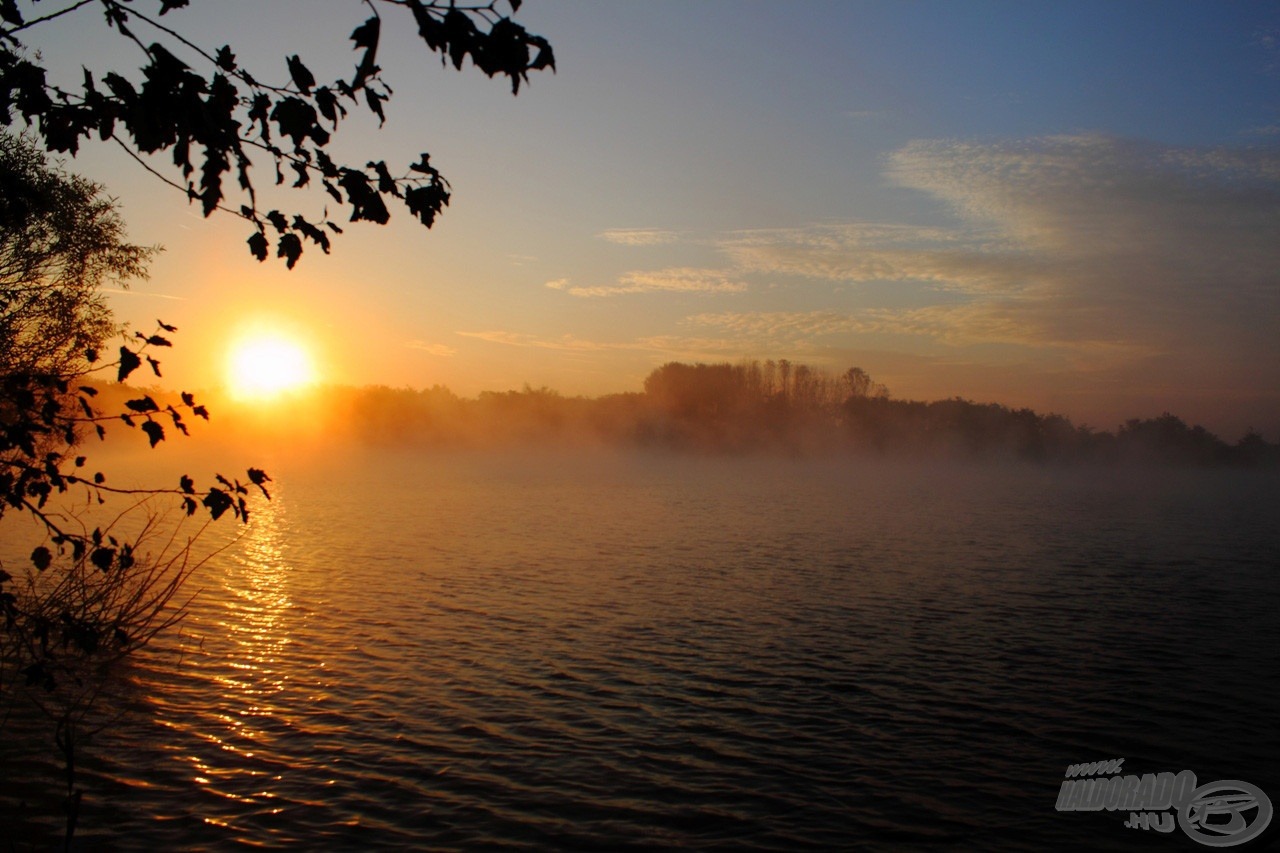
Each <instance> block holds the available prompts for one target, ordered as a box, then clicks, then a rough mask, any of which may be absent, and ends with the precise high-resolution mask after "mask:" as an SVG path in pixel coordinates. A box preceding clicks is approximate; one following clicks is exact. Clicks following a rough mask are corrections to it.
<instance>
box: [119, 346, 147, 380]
mask: <svg viewBox="0 0 1280 853" xmlns="http://www.w3.org/2000/svg"><path fill="white" fill-rule="evenodd" d="M141 366H142V359H140V358H138V356H137V354H136V353H134V351H133V350H131V349H129V348H128V347H120V370H119V371H118V372H117V374H116V381H117V382H123V381H125V380H126V379H128V378H129V374H130V373H133V371H135V370H137V369H138V368H139V367H141Z"/></svg>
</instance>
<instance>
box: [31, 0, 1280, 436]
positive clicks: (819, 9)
mask: <svg viewBox="0 0 1280 853" xmlns="http://www.w3.org/2000/svg"><path fill="white" fill-rule="evenodd" d="M192 7H193V8H191V9H189V10H180V11H176V12H173V13H170V15H169V16H168V17H167V18H166V21H170V22H172V24H174V25H180V26H182V27H183V28H184V31H186V32H190V33H196V34H198V38H199V40H200V41H201V43H203V44H207V45H209V46H211V47H213V48H216V47H217V46H220V45H221V44H223V43H229V44H230V45H231V46H232V48H233V50H234V52H235V53H236V54H237V56H238V57H239V58H240V60H241V63H242V65H244V66H246V67H249V68H251V69H253V70H254V73H255V74H256V75H257V76H259V77H261V78H265V79H271V78H272V76H273V75H274V77H275V79H278V80H280V81H284V80H285V79H287V77H286V74H287V72H286V69H285V62H284V57H285V56H286V55H288V54H292V53H298V54H300V55H301V56H302V58H303V59H304V61H306V62H307V64H308V65H309V66H310V67H311V69H312V71H314V72H315V73H316V76H317V77H318V78H320V79H322V80H323V79H332V78H334V77H338V76H344V75H347V74H349V71H350V68H351V66H352V64H353V63H354V60H355V54H354V53H352V52H351V50H350V45H349V42H347V41H346V39H347V37H348V35H349V34H350V32H351V30H352V29H354V28H355V27H356V26H358V25H359V24H360V23H361V22H362V21H363V20H364V18H365V17H367V14H368V13H367V9H366V8H365V7H363V6H362V5H361V4H360V3H357V2H354V0H273V2H272V3H271V4H269V5H268V4H259V3H256V2H252V3H251V2H244V0H219V2H217V3H211V2H204V3H193V4H192ZM398 11H401V10H397V9H387V10H385V12H384V14H385V19H386V22H387V24H388V25H390V24H392V23H393V21H394V20H395V19H396V16H395V13H396V12H398ZM403 18H404V22H405V24H407V25H402V26H398V27H397V26H388V27H386V28H385V29H386V30H388V31H385V32H384V42H383V45H382V49H381V52H380V56H379V59H380V63H381V65H382V67H383V69H384V78H385V79H386V80H387V82H388V83H389V84H390V85H391V86H392V88H393V89H394V91H395V96H394V98H393V99H392V100H391V102H390V103H389V105H388V108H387V114H388V121H387V123H386V125H385V126H384V127H382V128H381V129H379V128H378V127H377V125H376V123H375V122H374V121H373V120H371V119H369V120H366V119H365V118H364V117H361V118H353V119H352V120H351V121H350V122H349V123H348V124H347V125H344V129H343V131H342V132H341V133H340V135H339V141H337V142H335V146H337V148H338V151H337V153H339V154H341V153H342V152H344V151H345V152H350V156H349V159H350V160H355V161H363V160H366V159H385V160H387V161H388V162H389V163H392V164H396V163H403V164H408V163H410V162H413V161H415V160H416V159H417V155H418V153H420V152H422V151H429V152H430V153H431V155H432V163H433V164H434V165H436V166H437V167H438V168H440V169H441V171H442V172H443V173H444V174H445V176H446V177H447V178H448V180H449V181H450V183H451V184H452V187H453V191H454V196H453V201H452V204H451V205H450V207H449V208H448V209H447V210H446V212H445V214H444V216H443V217H442V219H440V220H439V221H438V223H437V225H436V226H435V227H434V228H433V229H431V230H430V231H428V230H425V229H423V228H422V227H421V226H420V225H416V224H415V223H413V222H412V221H410V220H409V219H408V217H407V216H399V217H395V218H393V220H392V222H391V223H390V224H389V225H387V226H385V227H379V226H375V225H369V224H361V225H355V226H352V227H350V228H348V229H347V233H346V234H345V235H344V236H342V237H341V238H339V239H338V240H337V241H336V243H335V247H334V250H333V253H332V254H331V255H329V256H325V255H323V254H321V253H320V252H319V251H318V250H314V249H313V250H311V251H308V252H306V254H304V256H303V258H302V260H301V262H300V263H299V265H298V267H297V268H296V269H295V270H293V271H292V272H287V271H285V269H284V266H283V264H282V263H280V262H276V261H274V260H273V261H269V262H267V263H266V264H259V263H258V262H257V261H256V260H254V259H253V258H252V257H251V256H250V255H249V253H248V251H247V248H246V246H245V243H244V240H245V238H246V237H247V236H248V234H249V229H248V228H246V227H245V223H243V222H242V221H240V220H237V219H235V218H233V217H229V216H219V215H215V216H214V217H213V218H211V219H208V220H206V219H204V218H202V217H201V215H200V212H199V210H198V209H197V208H191V207H188V206H187V205H186V202H185V200H184V199H183V198H182V197H181V195H180V194H178V193H176V192H175V191H174V190H172V189H170V188H168V187H165V186H164V185H163V184H161V183H160V182H158V181H156V180H155V179H154V178H151V177H149V176H147V175H146V174H145V173H143V172H142V171H140V170H139V169H138V168H137V167H136V165H134V164H132V163H131V162H129V161H127V160H126V159H124V158H123V156H122V155H120V154H119V153H117V152H114V151H112V150H111V149H110V148H108V147H105V146H95V147H87V148H86V149H84V150H83V151H82V153H81V154H80V155H79V156H78V157H77V158H76V159H75V160H74V161H72V162H69V163H68V164H67V166H68V168H70V169H71V170H73V171H76V172H79V173H81V174H85V175H87V176H88V177H91V178H94V179H96V180H99V181H101V182H102V183H103V184H105V185H106V186H107V188H108V190H109V191H110V193H111V194H112V195H113V196H115V197H116V198H117V199H118V200H119V202H120V204H121V205H122V209H123V213H124V216H125V218H126V220H127V222H128V224H129V230H130V236H131V238H132V239H134V240H136V241H137V242H140V243H146V244H161V245H163V246H164V248H165V251H164V253H163V254H162V255H161V256H160V257H159V258H158V259H157V261H156V262H155V263H154V264H153V267H152V277H151V279H150V280H149V281H146V282H139V283H137V284H135V285H134V286H133V288H132V289H131V290H130V291H129V292H128V293H122V294H112V295H111V301H112V305H113V307H114V308H115V310H116V311H117V313H118V315H119V316H120V317H121V318H122V319H125V320H127V321H129V322H131V323H133V324H135V325H136V326H137V327H139V328H143V329H149V328H150V326H151V324H152V322H153V320H154V319H155V318H157V317H158V318H161V319H164V320H165V321H166V322H169V323H173V324H175V325H178V326H179V327H180V328H181V330H182V331H181V333H180V334H179V336H178V338H177V343H178V346H177V347H176V348H175V349H174V351H173V353H172V354H168V353H166V359H165V364H166V371H165V372H166V377H165V382H167V383H170V384H173V385H175V386H177V385H181V386H183V387H206V386H210V385H213V384H216V383H218V382H219V381H221V380H220V377H221V365H222V364H223V362H224V360H225V356H224V351H225V350H226V348H227V347H228V346H229V345H231V343H232V342H233V341H234V340H236V339H237V338H239V337H241V336H243V335H245V334H246V333H247V332H248V330H252V329H276V330H280V331H281V332H282V333H284V334H288V335H291V336H294V337H296V338H297V339H298V340H300V341H304V342H306V343H307V345H308V346H309V347H311V348H312V349H313V351H314V358H315V359H316V362H317V365H318V371H319V374H320V375H321V376H322V377H323V378H324V379H325V380H326V381H331V382H337V383H344V384H357V385H360V384H385V385H391V386H409V387H429V386H432V385H437V384H440V385H445V386H448V387H449V388H451V389H452V390H454V391H455V392H457V393H459V394H462V395H465V396H470V395H474V394H476V393H478V392H480V391H483V390H506V389H510V388H519V387H521V386H523V385H524V384H529V385H531V386H533V387H540V386H548V387H550V388H553V389H555V390H558V391H560V392H561V393H564V394H570V395H577V394H584V395H590V396H595V395H600V394H606V393H612V392H621V391H638V390H640V389H641V388H642V385H643V380H644V377H645V376H646V375H647V374H648V373H649V372H650V371H651V370H653V369H654V368H655V367H657V366H659V365H661V364H663V363H666V362H668V361H685V362H696V361H703V362H725V361H728V362H736V361H739V360H741V359H748V358H752V359H761V360H763V359H768V358H774V359H777V358H787V359H791V360H792V361H795V362H804V363H808V364H811V365H814V366H818V367H824V368H828V369H831V370H833V371H843V370H844V369H846V368H848V367H851V366H855V365H856V366H860V367H862V368H864V369H865V370H867V371H868V372H869V373H870V374H871V375H872V376H873V377H874V378H875V379H876V380H877V381H880V382H882V383H884V384H886V385H887V386H888V387H889V389H890V391H891V393H892V394H893V396H895V397H900V398H911V399H926V400H928V399H939V398H947V397H955V396H959V397H964V398H967V399H973V400H977V401H982V402H987V401H991V402H1000V403H1004V404H1007V405H1011V406H1016V407H1020V406H1030V407H1032V408H1035V409H1037V410H1038V411H1041V412H1057V413H1060V414H1064V415H1067V416H1068V417H1070V418H1071V419H1072V420H1073V421H1074V422H1076V423H1077V424H1088V425H1090V426H1093V427H1096V428H1099V429H1114V428H1115V427H1116V426H1117V425H1118V424H1119V423H1121V422H1122V421H1123V420H1124V419H1126V418H1129V417H1154V416H1158V415H1159V414H1161V413H1162V412H1165V411H1170V412H1173V413H1175V414H1178V415H1180V416H1182V417H1183V418H1184V419H1186V420H1188V421H1190V422H1194V423H1202V424H1204V425H1205V426H1207V427H1208V428H1210V429H1212V430H1214V431H1216V432H1219V433H1220V434H1222V435H1223V437H1224V438H1227V439H1228V440H1234V439H1236V438H1238V437H1239V436H1240V435H1241V434H1243V432H1244V431H1245V430H1246V429H1248V428H1254V429H1257V430H1259V431H1261V432H1262V433H1263V434H1264V435H1265V436H1267V437H1268V438H1269V439H1271V440H1273V441H1274V440H1280V342H1278V341H1280V322H1278V321H1280V5H1278V4H1273V3H1253V2H1230V0H1218V2H1176V1H1175V0H1169V1H1168V2H1137V0H1135V2H1125V3H1115V2H1088V0H1083V1H1082V0H1073V2H1059V3H1048V2H1044V3H1025V2H1012V0H1010V1H1009V2H960V3H957V2H941V0H938V2H926V0H894V2H859V0H844V2H786V3H779V2H754V0H738V2H726V0H699V2H692V0H684V2H676V1H675V0H645V2H643V3H639V2H632V3H623V2H601V0H573V2H568V0H527V2H526V3H525V4H524V5H523V6H522V8H521V10H520V13H519V15H518V16H517V19H518V20H519V21H520V22H521V23H523V24H524V25H525V26H526V27H527V28H528V29H529V30H530V31H532V32H536V33H539V34H541V35H543V36H545V37H547V38H548V39H549V40H550V41H551V43H552V44H553V45H554V47H555V51H556V58H557V71H556V73H555V74H550V73H546V72H543V73H535V74H534V75H532V80H531V83H530V85H528V86H527V87H522V89H521V92H520V94H519V96H518V97H512V95H511V91H510V86H509V85H508V84H507V83H505V82H504V81H503V80H502V79H493V80H490V79H488V78H486V77H484V76H483V75H482V74H481V73H479V72H478V71H476V70H474V69H470V68H464V70H463V71H462V72H461V73H459V72H456V71H454V70H453V69H452V67H450V68H447V69H446V68H442V67H441V64H440V62H439V60H438V58H437V57H434V56H433V55H430V54H429V53H428V52H427V51H426V49H425V47H424V46H422V45H421V43H420V42H418V41H417V39H416V34H415V32H414V28H413V27H412V25H411V24H408V15H404V16H403ZM118 41H119V39H117V38H114V37H113V36H111V35H110V34H108V33H107V32H106V31H105V30H104V29H103V28H102V27H101V25H100V23H99V17H98V16H97V15H96V13H94V14H92V15H90V16H88V17H80V18H77V17H76V16H67V17H66V18H64V19H60V20H59V21H58V22H56V23H55V24H51V25H48V26H47V27H46V28H45V30H44V31H43V32H41V33H39V34H36V35H33V36H32V38H31V39H30V44H31V45H32V46H34V47H39V48H40V49H41V50H42V51H43V52H44V55H45V58H46V60H47V61H48V62H49V64H50V65H52V66H55V67H66V69H67V73H69V74H72V75H73V78H78V76H79V74H80V71H79V65H80V64H81V63H83V64H84V65H87V66H89V67H91V68H94V69H99V70H103V71H104V70H106V69H108V68H113V67H114V68H119V67H121V66H124V67H128V68H130V69H133V68H136V67H137V59H136V56H135V55H134V54H133V53H130V52H129V50H128V49H127V46H126V45H123V44H116V42H118ZM67 57H71V59H70V60H68V59H67ZM68 62H69V64H68ZM347 135H349V136H350V138H349V139H345V138H343V137H346V136H347ZM268 170H269V167H264V169H263V171H264V172H267V173H268V174H269V171H268ZM285 201H289V203H291V204H293V205H294V207H295V208H298V209H306V205H308V204H311V205H313V206H314V207H315V209H316V212H317V213H318V212H319V209H320V207H321V205H322V199H320V198H316V199H313V200H307V199H296V198H295V199H292V200H288V199H285Z"/></svg>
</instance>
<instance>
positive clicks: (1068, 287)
mask: <svg viewBox="0 0 1280 853" xmlns="http://www.w3.org/2000/svg"><path fill="white" fill-rule="evenodd" d="M891 174H892V176H893V177H894V178H896V179H897V180H898V181H899V182H900V183H902V184H903V185H905V186H908V187H912V188H915V189H918V190H922V191H924V192H927V193H930V194H932V195H934V196H936V197H938V198H940V199H942V200H944V201H945V202H947V203H948V205H949V206H950V207H951V208H952V209H953V210H954V211H955V212H956V213H957V214H959V215H960V216H961V217H962V219H963V220H965V221H966V223H967V224H968V225H969V226H970V227H975V226H980V227H987V228H990V229H992V230H993V232H994V234H995V235H996V236H997V237H998V238H999V239H1002V240H1004V241H1006V242H1004V243H1003V244H1001V243H999V242H994V241H993V242H988V243H987V244H986V245H980V246H978V247H977V248H979V249H980V253H981V256H982V257H983V258H984V259H985V263H984V264H983V265H982V267H981V268H980V270H975V266H974V264H973V262H972V260H971V259H970V258H966V257H962V256H955V255H951V254H948V253H941V254H939V255H936V256H934V257H933V259H932V260H934V261H936V262H938V264H939V266H938V267H937V271H938V272H939V273H940V274H942V275H944V276H951V277H952V278H953V281H954V282H956V283H957V284H959V285H960V286H961V287H962V288H965V289H970V290H972V289H974V288H973V287H972V277H973V276H974V273H975V271H980V272H982V275H981V280H983V281H986V282H988V283H995V284H996V288H995V289H996V291H997V292H998V293H999V294H1000V295H1003V296H1009V295H1017V296H1019V297H1021V299H1020V300H1019V302H1018V304H1017V305H1016V307H1017V309H1018V310H1019V312H1020V313H1021V314H1022V315H1023V318H1024V320H1025V321H1026V322H1028V323H1031V324H1033V325H1037V326H1039V327H1040V328H1039V333H1040V334H1041V335H1043V336H1044V337H1046V338H1048V339H1051V340H1059V341H1070V340H1104V341H1106V340H1109V341H1140V342H1146V343H1150V344H1153V345H1156V344H1158V345H1165V346H1174V345H1177V344H1179V343H1186V342H1189V341H1190V340H1196V339H1200V340H1203V339H1204V338H1205V336H1206V335H1210V336H1217V337H1220V336H1222V335H1234V334H1241V333H1244V334H1247V335H1248V336H1249V337H1251V338H1255V339H1256V338H1258V336H1259V334H1260V333H1262V332H1263V331H1264V330H1263V329H1262V327H1261V325H1260V324H1259V322H1258V321H1259V319H1260V318H1262V317H1266V318H1269V319H1268V321H1267V324H1268V325H1269V324H1270V322H1271V321H1272V320H1273V319H1274V317H1275V316H1277V310H1278V309H1280V150H1277V149H1275V148H1271V149H1232V148H1191V147H1176V146H1166V145H1160V144H1156V143H1151V142H1144V141H1138V140H1126V139H1117V138H1114V137H1108V136H1100V135H1084V136H1058V137H1046V138H1041V139H1033V140H1025V141H1021V142H1006V143H998V144H985V145H981V144H975V143H967V142H953V141H941V142H914V143H911V144H909V145H907V146H906V147H904V148H903V149H901V150H900V151H898V152H897V153H896V154H894V156H893V158H892V160H891ZM1002 273H1003V274H1004V275H1005V280H1004V282H1003V283H1002V282H1001V280H1000V275H1001V274H1002ZM1266 334H1267V335H1268V336H1270V332H1267V333H1266Z"/></svg>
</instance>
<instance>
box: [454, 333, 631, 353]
mask: <svg viewBox="0 0 1280 853" xmlns="http://www.w3.org/2000/svg"><path fill="white" fill-rule="evenodd" d="M458 334H459V335H461V336H462V337H464V338H473V339H475V340H480V341H486V342H488V343H491V344H502V345H503V346H510V347H523V348H533V349H550V350H561V351H568V352H592V351H598V350H608V349H631V348H633V347H631V346H628V345H625V344H613V343H601V342H599V341H589V340H584V339H582V338H576V337H574V336H573V335H563V336H561V337H559V338H540V337H538V336H536V335H529V334H524V333H521V332H508V331H501V330H488V331H481V332H458Z"/></svg>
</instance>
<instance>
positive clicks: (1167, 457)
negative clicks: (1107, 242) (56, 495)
mask: <svg viewBox="0 0 1280 853" xmlns="http://www.w3.org/2000/svg"><path fill="white" fill-rule="evenodd" d="M299 405H300V406H301V407H303V408H306V406H307V405H311V406H314V407H315V408H314V411H312V410H308V411H306V412H305V413H304V412H299V413H298V415H299V417H297V418H293V419H291V420H292V422H293V424H295V425H296V424H297V423H299V421H300V420H311V421H314V422H317V423H320V424H321V430H322V431H323V432H324V433H326V434H335V433H336V434H337V435H339V436H343V437H346V438H353V439H357V440H360V441H362V442H365V443H369V444H374V445H402V446H421V447H495V446H511V445H521V444H524V445H542V446H556V445H566V446H567V445H577V444H584V443H588V444H596V445H604V446H616V447H632V448H645V449H662V450H675V451H685V452H706V453H727V454H745V453H754V452H775V453H776V452H783V453H793V454H797V453H869V454H879V455H886V456H890V455H892V456H904V457H913V456H914V457H951V458H974V459H989V460H997V459H1023V460H1032V461H1039V462H1049V463H1054V462H1061V463H1076V462H1096V463H1103V464H1113V463H1128V462H1138V463H1156V464H1179V465H1235V466H1247V467H1276V466H1277V465H1280V444H1273V443H1269V442H1267V441H1266V440H1264V439H1263V438H1262V436H1260V435H1259V434H1258V433H1256V432H1253V431H1250V432H1249V433H1248V434H1246V435H1245V436H1244V437H1243V438H1241V439H1240V440H1239V441H1238V442H1236V443H1235V444H1229V443H1227V442H1225V441H1223V440H1222V439H1221V438H1219V437H1218V436H1216V435H1214V434H1213V433H1211V432H1209V431H1208V430H1206V429H1205V428H1204V427H1201V426H1190V425H1188V424H1187V423H1186V422H1184V421H1183V420H1182V419H1181V418H1178V417H1176V416H1174V415H1172V414H1169V413H1167V412H1166V413H1165V414H1162V415H1161V416H1160V417H1156V418H1148V419H1137V418H1134V419H1131V420H1128V421H1126V422H1125V423H1123V424H1121V425H1120V426H1119V427H1118V428H1117V429H1116V430H1115V431H1114V432H1109V431H1103V430H1096V429H1093V428H1091V427H1088V426H1076V425H1075V424H1073V423H1072V422H1071V421H1070V420H1069V419H1067V418H1066V417H1064V416H1062V415H1057V414H1039V413H1037V412H1035V411H1033V410H1031V409H1028V408H1019V409H1013V408H1010V407H1008V406H1003V405H1000V404H998V403H977V402H973V401H970V400H964V399H960V398H958V397H957V398H953V399H948V400H938V401H934V402H921V401H916V400H899V399H894V398H893V397H891V396H890V394H889V391H888V389H887V388H885V387H884V386H883V385H881V384H879V383H877V382H875V381H874V380H873V379H872V378H871V377H870V376H869V375H868V374H867V373H866V371H864V370H862V369H860V368H856V367H854V368H850V369H849V370H846V371H844V372H843V373H834V372H830V371H825V370H821V369H818V368H814V367H811V366H808V365H804V364H795V363H792V362H789V361H787V360H785V359H779V360H777V361H774V360H769V361H764V362H760V361H743V362H739V363H737V364H728V363H723V364H684V363H680V362H670V363H668V364H664V365H663V366H661V367H659V368H657V369H656V370H654V371H653V372H652V373H651V374H650V375H649V376H648V378H647V379H646V380H645V383H644V390H643V391H642V392H634V393H622V394H609V395H605V396H601V397H595V398H587V397H566V396H563V395H561V394H559V393H558V392H556V391H553V390H551V389H548V388H530V387H528V386H527V385H526V386H525V387H524V388H523V389H522V390H519V391H505V392H484V393H481V394H480V395H479V396H478V397H475V398H463V397H459V396H458V395H456V394H454V393H453V392H452V391H450V390H449V389H448V388H445V387H443V386H439V385H437V386H434V387H432V388H428V389H423V390H413V389H408V388H389V387H385V386H371V387H364V388H329V389H326V390H325V391H324V392H323V393H322V394H321V395H320V399H319V401H317V402H314V403H312V404H306V403H304V402H302V401H300V402H299ZM218 409H222V410H223V411H226V409H225V408H224V407H218ZM216 412H217V409H215V413H216ZM227 414H229V415H230V414H231V413H230V412H228V413H227Z"/></svg>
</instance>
